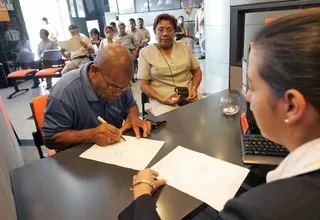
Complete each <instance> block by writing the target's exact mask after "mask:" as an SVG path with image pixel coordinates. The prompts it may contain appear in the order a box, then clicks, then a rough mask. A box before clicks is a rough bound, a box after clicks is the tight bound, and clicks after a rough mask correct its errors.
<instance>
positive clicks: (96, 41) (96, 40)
mask: <svg viewBox="0 0 320 220" xmlns="http://www.w3.org/2000/svg"><path fill="white" fill-rule="evenodd" d="M90 36H91V43H92V45H97V48H99V46H100V43H101V41H102V39H103V38H102V37H100V33H99V31H98V29H97V28H93V29H91V31H90Z"/></svg>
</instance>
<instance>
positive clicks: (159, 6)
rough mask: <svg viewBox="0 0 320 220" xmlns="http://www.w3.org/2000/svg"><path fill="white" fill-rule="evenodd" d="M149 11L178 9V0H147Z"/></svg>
mask: <svg viewBox="0 0 320 220" xmlns="http://www.w3.org/2000/svg"><path fill="white" fill-rule="evenodd" d="M149 6H150V11H162V10H170V9H180V8H181V6H180V0H149Z"/></svg>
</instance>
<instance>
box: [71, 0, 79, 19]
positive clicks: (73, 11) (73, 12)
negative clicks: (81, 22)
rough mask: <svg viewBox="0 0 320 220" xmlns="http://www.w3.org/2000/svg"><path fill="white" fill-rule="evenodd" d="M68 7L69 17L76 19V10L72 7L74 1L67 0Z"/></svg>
mask: <svg viewBox="0 0 320 220" xmlns="http://www.w3.org/2000/svg"><path fill="white" fill-rule="evenodd" d="M69 6H70V12H71V17H73V18H75V17H77V14H76V9H75V7H74V0H69Z"/></svg>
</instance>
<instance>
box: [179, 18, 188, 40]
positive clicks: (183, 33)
mask: <svg viewBox="0 0 320 220" xmlns="http://www.w3.org/2000/svg"><path fill="white" fill-rule="evenodd" d="M183 25H184V17H183V16H179V17H178V27H177V30H176V40H181V39H182V38H184V37H187V36H189V34H188V30H187V29H185V28H184V27H183Z"/></svg>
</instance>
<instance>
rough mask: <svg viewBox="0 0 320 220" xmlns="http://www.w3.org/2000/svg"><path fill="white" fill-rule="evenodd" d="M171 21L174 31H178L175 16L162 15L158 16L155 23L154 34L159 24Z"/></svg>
mask: <svg viewBox="0 0 320 220" xmlns="http://www.w3.org/2000/svg"><path fill="white" fill-rule="evenodd" d="M163 20H164V21H169V22H170V23H171V24H172V26H173V29H174V30H177V19H176V18H175V17H174V16H173V15H169V14H160V15H158V16H157V17H156V18H155V19H154V22H153V31H154V33H156V29H157V26H158V24H159V23H160V21H163Z"/></svg>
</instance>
